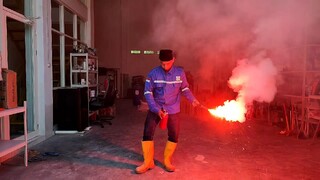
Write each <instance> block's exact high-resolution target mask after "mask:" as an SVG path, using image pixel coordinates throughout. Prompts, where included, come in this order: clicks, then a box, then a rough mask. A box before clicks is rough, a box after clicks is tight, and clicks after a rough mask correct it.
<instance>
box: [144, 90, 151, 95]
mask: <svg viewBox="0 0 320 180" xmlns="http://www.w3.org/2000/svg"><path fill="white" fill-rule="evenodd" d="M146 94H151V95H152V92H151V91H146V92H144V95H146Z"/></svg>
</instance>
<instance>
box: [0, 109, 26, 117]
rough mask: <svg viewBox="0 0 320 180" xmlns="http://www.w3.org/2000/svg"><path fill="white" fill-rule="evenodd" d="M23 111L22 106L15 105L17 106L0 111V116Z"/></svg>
mask: <svg viewBox="0 0 320 180" xmlns="http://www.w3.org/2000/svg"><path fill="white" fill-rule="evenodd" d="M24 111H25V108H24V107H17V108H12V109H5V110H3V111H0V117H3V116H10V115H12V114H17V113H22V112H24Z"/></svg>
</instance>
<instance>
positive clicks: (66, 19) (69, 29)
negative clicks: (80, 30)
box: [64, 8, 73, 37]
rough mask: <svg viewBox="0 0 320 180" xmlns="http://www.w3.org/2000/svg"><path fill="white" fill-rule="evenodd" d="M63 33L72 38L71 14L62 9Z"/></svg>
mask: <svg viewBox="0 0 320 180" xmlns="http://www.w3.org/2000/svg"><path fill="white" fill-rule="evenodd" d="M64 31H65V33H66V34H68V35H69V36H71V37H72V36H73V14H72V13H71V12H70V11H69V10H67V9H66V8H64Z"/></svg>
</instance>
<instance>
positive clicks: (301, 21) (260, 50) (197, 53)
mask: <svg viewBox="0 0 320 180" xmlns="http://www.w3.org/2000/svg"><path fill="white" fill-rule="evenodd" d="M318 12H320V1H317V0H304V1H301V0H281V1H279V0H268V1H265V0H197V1H196V0H161V1H159V4H157V8H156V10H155V12H154V14H153V22H154V26H153V28H154V33H153V37H152V39H153V40H154V42H155V43H158V45H159V47H160V48H174V49H176V50H177V52H178V60H177V63H178V64H181V65H183V66H184V67H185V69H188V70H191V72H192V73H193V74H195V75H196V78H197V81H198V82H199V83H200V82H204V83H205V84H206V86H208V82H209V83H210V82H211V83H213V84H214V83H224V84H229V87H230V88H232V89H233V90H234V91H236V92H237V93H238V97H237V100H239V101H241V102H245V104H250V103H251V102H252V101H253V100H257V101H261V102H262V101H264V102H270V101H272V100H273V98H274V95H275V93H276V83H277V82H276V76H277V71H278V70H282V69H284V68H286V66H287V64H290V62H289V61H290V59H286V58H283V59H279V58H278V59H277V58H275V57H272V56H271V55H272V54H282V57H285V56H286V54H290V53H292V52H290V51H289V50H288V49H289V47H294V46H301V45H302V44H305V42H306V41H310V40H312V41H316V40H318V41H319V39H320V38H319V35H318V34H319V33H316V32H315V31H314V29H319V27H318V28H317V25H319V24H317V21H319V15H320V13H318ZM291 64H292V63H291ZM199 66H200V67H199ZM298 66H299V65H298ZM231 72H232V76H231ZM230 76H231V77H230ZM229 78H230V79H229ZM228 79H229V80H228ZM227 81H228V82H227Z"/></svg>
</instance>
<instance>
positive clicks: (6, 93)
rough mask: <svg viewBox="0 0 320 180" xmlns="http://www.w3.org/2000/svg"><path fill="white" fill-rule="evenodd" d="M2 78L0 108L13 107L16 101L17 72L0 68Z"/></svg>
mask: <svg viewBox="0 0 320 180" xmlns="http://www.w3.org/2000/svg"><path fill="white" fill-rule="evenodd" d="M2 77H3V80H2V81H0V108H7V109H9V108H15V107H17V106H18V101H17V73H16V72H14V71H11V70H8V69H2Z"/></svg>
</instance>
